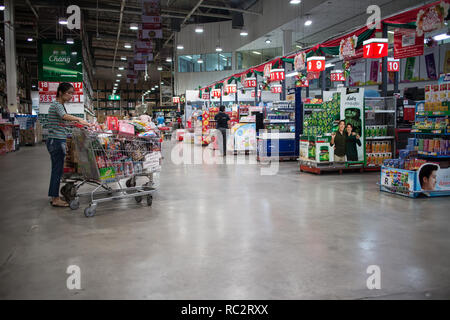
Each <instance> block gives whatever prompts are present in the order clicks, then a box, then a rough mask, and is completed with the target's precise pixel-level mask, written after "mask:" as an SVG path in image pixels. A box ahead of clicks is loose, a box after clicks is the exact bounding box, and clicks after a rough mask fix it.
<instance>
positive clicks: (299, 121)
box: [295, 87, 308, 156]
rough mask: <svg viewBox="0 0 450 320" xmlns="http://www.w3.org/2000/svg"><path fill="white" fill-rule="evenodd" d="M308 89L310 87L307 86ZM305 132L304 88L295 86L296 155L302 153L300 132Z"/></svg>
mask: <svg viewBox="0 0 450 320" xmlns="http://www.w3.org/2000/svg"><path fill="white" fill-rule="evenodd" d="M307 89H308V88H307ZM301 133H303V104H302V88H301V87H296V88H295V155H296V156H298V155H300V134H301Z"/></svg>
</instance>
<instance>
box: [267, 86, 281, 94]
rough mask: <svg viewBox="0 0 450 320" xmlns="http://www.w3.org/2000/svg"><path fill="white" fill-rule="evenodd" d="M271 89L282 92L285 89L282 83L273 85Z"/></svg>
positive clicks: (274, 91)
mask: <svg viewBox="0 0 450 320" xmlns="http://www.w3.org/2000/svg"><path fill="white" fill-rule="evenodd" d="M270 91H271V92H272V93H281V92H282V91H283V87H282V86H281V85H273V86H272V87H271V88H270Z"/></svg>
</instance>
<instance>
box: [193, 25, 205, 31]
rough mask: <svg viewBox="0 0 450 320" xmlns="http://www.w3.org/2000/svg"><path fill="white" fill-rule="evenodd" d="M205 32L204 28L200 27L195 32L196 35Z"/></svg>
mask: <svg viewBox="0 0 450 320" xmlns="http://www.w3.org/2000/svg"><path fill="white" fill-rule="evenodd" d="M203 31H204V29H203V26H200V25H198V26H196V27H195V32H196V33H203Z"/></svg>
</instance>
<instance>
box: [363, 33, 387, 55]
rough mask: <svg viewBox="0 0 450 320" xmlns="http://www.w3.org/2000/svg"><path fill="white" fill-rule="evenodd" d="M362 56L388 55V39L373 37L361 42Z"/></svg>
mask: <svg viewBox="0 0 450 320" xmlns="http://www.w3.org/2000/svg"><path fill="white" fill-rule="evenodd" d="M363 45H364V58H366V59H379V58H383V57H386V56H387V55H388V39H384V38H383V39H382V38H373V39H369V40H366V41H364V42H363Z"/></svg>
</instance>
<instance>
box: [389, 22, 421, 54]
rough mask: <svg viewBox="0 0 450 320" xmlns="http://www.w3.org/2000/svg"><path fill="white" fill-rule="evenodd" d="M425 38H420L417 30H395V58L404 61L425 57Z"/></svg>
mask: <svg viewBox="0 0 450 320" xmlns="http://www.w3.org/2000/svg"><path fill="white" fill-rule="evenodd" d="M424 40H425V36H424V35H422V36H420V37H419V36H418V35H417V33H416V31H415V30H411V29H395V31H394V58H395V59H403V58H408V57H416V56H422V55H423V50H424V49H423V47H424V44H423V43H424Z"/></svg>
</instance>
